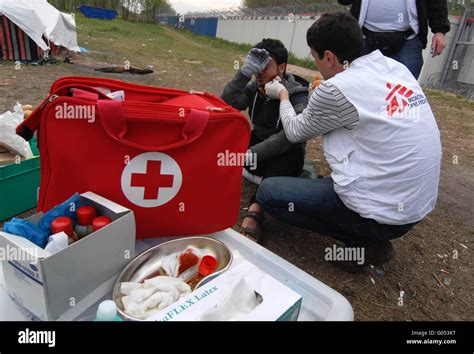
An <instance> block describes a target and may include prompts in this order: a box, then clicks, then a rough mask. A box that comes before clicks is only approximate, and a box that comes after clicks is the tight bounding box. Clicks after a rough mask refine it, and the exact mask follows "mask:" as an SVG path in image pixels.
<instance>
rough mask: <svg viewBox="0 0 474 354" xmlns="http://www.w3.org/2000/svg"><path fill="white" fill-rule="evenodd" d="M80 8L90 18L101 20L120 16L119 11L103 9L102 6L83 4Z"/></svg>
mask: <svg viewBox="0 0 474 354" xmlns="http://www.w3.org/2000/svg"><path fill="white" fill-rule="evenodd" d="M79 10H80V11H81V12H82V13H83V14H84V16H86V17H88V18H98V19H101V20H112V19H114V18H116V17H117V16H118V12H117V11H115V10H111V9H103V8H101V7H93V6H87V5H81V7H79Z"/></svg>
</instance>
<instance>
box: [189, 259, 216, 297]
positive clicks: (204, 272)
mask: <svg viewBox="0 0 474 354" xmlns="http://www.w3.org/2000/svg"><path fill="white" fill-rule="evenodd" d="M217 265H218V262H217V259H216V258H215V257H213V256H209V255H207V256H204V257H202V259H201V262H200V263H199V267H198V272H197V274H196V275H195V276H193V277H191V278H190V279H189V280H187V281H186V283H188V285H189V286H190V287H191V289H192V290H194V288H195V287H196V285H198V283H199V282H200V281H201V280H203V279H204V278H205V277H207V276H208V275H210V274H212V273H214V272H215V270H216V268H217Z"/></svg>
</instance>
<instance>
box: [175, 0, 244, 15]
mask: <svg viewBox="0 0 474 354" xmlns="http://www.w3.org/2000/svg"><path fill="white" fill-rule="evenodd" d="M170 3H171V5H173V7H174V9H175V10H176V11H177V12H179V13H186V12H188V11H207V10H217V9H226V8H229V7H238V6H240V4H241V3H242V1H241V0H170Z"/></svg>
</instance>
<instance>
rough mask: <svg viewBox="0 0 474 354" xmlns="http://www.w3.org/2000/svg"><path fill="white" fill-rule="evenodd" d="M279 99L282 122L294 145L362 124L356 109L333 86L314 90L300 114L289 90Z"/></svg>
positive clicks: (282, 92)
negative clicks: (290, 98)
mask: <svg viewBox="0 0 474 354" xmlns="http://www.w3.org/2000/svg"><path fill="white" fill-rule="evenodd" d="M279 96H280V100H281V102H280V118H281V122H282V125H283V129H284V130H285V134H286V137H287V138H288V140H289V141H291V142H292V143H298V142H303V141H307V140H309V139H311V138H313V137H316V136H319V135H323V134H326V133H329V132H331V131H333V130H335V129H338V128H341V127H345V128H347V129H353V128H354V127H355V126H356V125H357V124H358V122H359V115H358V112H357V109H356V108H355V106H354V105H353V104H352V103H350V102H349V101H348V100H347V98H346V97H345V96H344V95H343V94H342V93H341V92H340V90H338V89H337V88H336V87H335V86H333V85H331V84H329V83H326V84H322V85H320V87H319V88H318V89H316V90H315V91H313V94H312V95H311V97H310V99H309V103H308V106H307V107H306V109H305V110H304V111H303V112H302V113H301V114H296V112H295V110H294V108H293V106H292V104H291V102H290V101H289V100H288V92H287V91H286V90H282V91H281V92H280V94H279Z"/></svg>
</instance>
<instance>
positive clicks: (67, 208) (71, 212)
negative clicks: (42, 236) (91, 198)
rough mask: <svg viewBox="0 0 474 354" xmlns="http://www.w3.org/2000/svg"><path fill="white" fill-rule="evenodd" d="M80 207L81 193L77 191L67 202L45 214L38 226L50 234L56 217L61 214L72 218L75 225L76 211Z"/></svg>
mask: <svg viewBox="0 0 474 354" xmlns="http://www.w3.org/2000/svg"><path fill="white" fill-rule="evenodd" d="M79 207H80V205H79V193H76V194H74V195H73V196H72V197H71V198H69V199H68V200H66V201H65V202H63V203H61V204H59V205H57V206H55V207H54V208H53V209H51V210H50V211H48V212H47V213H46V214H44V215H43V217H42V218H41V220H40V222H39V223H38V226H39V228H40V229H41V230H42V231H43V232H45V233H46V234H47V235H48V236H49V235H51V223H52V222H53V220H54V219H56V218H58V217H60V216H67V217H69V218H71V220H72V223H73V226H74V225H75V224H76V211H77V209H78V208H79Z"/></svg>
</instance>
